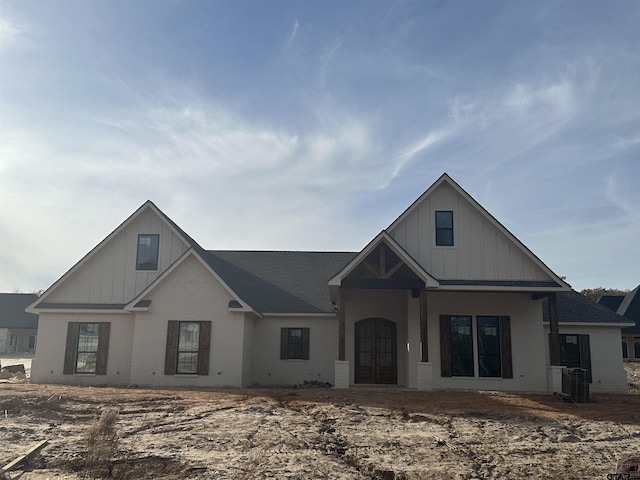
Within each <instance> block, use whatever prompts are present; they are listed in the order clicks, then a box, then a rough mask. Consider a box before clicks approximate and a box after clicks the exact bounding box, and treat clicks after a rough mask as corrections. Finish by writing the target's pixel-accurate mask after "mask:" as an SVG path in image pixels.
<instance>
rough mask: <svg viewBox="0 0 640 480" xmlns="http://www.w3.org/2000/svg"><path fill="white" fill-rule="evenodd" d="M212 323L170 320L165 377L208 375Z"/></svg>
mask: <svg viewBox="0 0 640 480" xmlns="http://www.w3.org/2000/svg"><path fill="white" fill-rule="evenodd" d="M210 343H211V322H208V321H207V322H180V321H177V320H170V321H169V322H168V326H167V348H166V352H165V363H164V374H165V375H208V374H209V350H210V348H209V345H210Z"/></svg>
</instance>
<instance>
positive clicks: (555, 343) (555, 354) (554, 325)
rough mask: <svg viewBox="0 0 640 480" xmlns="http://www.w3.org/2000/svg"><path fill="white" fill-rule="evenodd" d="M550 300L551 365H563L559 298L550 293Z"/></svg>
mask: <svg viewBox="0 0 640 480" xmlns="http://www.w3.org/2000/svg"><path fill="white" fill-rule="evenodd" d="M547 298H548V300H549V330H550V335H551V343H550V345H549V356H550V360H551V362H550V363H551V365H561V364H562V361H561V358H560V332H559V329H558V297H557V296H556V294H555V293H550V294H549V296H548V297H547Z"/></svg>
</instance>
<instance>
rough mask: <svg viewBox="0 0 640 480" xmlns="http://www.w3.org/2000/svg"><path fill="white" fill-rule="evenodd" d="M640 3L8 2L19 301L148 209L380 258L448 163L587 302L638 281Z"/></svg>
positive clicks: (8, 158)
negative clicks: (375, 243)
mask: <svg viewBox="0 0 640 480" xmlns="http://www.w3.org/2000/svg"><path fill="white" fill-rule="evenodd" d="M639 23H640V3H638V2H635V1H620V2H612V3H609V2H591V1H579V2H568V1H553V2H544V1H542V2H507V1H504V2H500V1H490V2H478V1H460V2H426V1H425V2H422V1H420V2H418V1H400V2H392V1H388V2H381V1H372V0H366V1H347V2H344V1H335V2H334V1H322V2H310V1H277V2H267V1H237V2H231V1H178V0H175V1H154V2H151V1H137V0H134V1H131V0H127V1H109V2H107V1H84V0H83V1H66V0H62V1H57V2H49V1H30V2H25V1H23V0H5V1H3V2H2V3H0V291H16V290H20V291H25V292H29V291H34V290H38V289H42V288H46V287H48V286H49V285H51V283H53V282H54V281H55V280H56V279H57V278H59V277H60V276H61V275H62V274H63V273H64V272H66V270H68V269H69V268H70V267H71V266H72V265H73V264H74V263H75V262H76V261H78V260H79V259H80V258H82V257H83V256H84V255H85V254H86V253H87V252H88V251H89V250H91V249H92V248H93V247H94V246H95V245H96V244H97V243H98V242H100V241H101V240H102V239H103V238H104V237H106V236H107V235H108V234H109V233H110V232H111V231H112V230H113V229H114V228H115V227H116V226H117V225H119V224H120V223H121V222H122V221H123V220H124V219H125V218H126V217H127V216H128V215H130V214H131V213H132V212H133V211H134V210H135V209H136V208H137V207H139V206H140V205H141V204H142V203H143V202H144V201H145V200H147V199H151V200H153V201H154V202H155V203H156V204H157V205H158V206H159V207H160V208H161V209H162V210H163V211H164V212H165V213H166V214H167V215H169V216H170V217H171V218H172V219H173V220H175V221H176V222H177V223H178V224H179V225H180V226H181V227H183V228H184V229H185V230H186V231H187V232H188V233H189V234H190V235H191V236H193V237H194V238H195V239H196V240H197V241H198V242H199V243H200V244H201V245H203V246H204V247H205V248H210V249H274V250H285V249H292V250H349V251H357V250H360V249H361V248H362V247H363V246H364V245H365V244H366V243H367V242H368V241H369V240H371V239H372V238H373V237H374V236H375V235H376V234H377V233H379V232H380V230H382V229H384V228H386V227H387V226H389V224H391V222H392V221H393V220H394V219H395V218H396V217H397V216H398V215H399V214H400V213H402V211H403V210H404V209H405V208H406V207H407V206H409V204H410V203H411V202H412V201H413V200H415V199H416V198H417V197H418V196H419V195H420V194H421V193H422V192H423V191H424V190H426V189H427V188H428V187H429V186H430V185H431V184H432V183H433V182H434V181H435V180H436V179H437V178H438V177H439V176H440V175H441V174H442V173H443V172H447V173H448V174H449V175H451V176H452V177H453V178H454V179H455V180H456V181H457V182H458V183H459V184H460V185H461V186H462V187H463V188H464V189H465V190H467V192H469V193H470V194H471V195H472V196H473V197H474V198H475V199H476V200H478V201H479V202H480V203H481V204H482V205H483V206H484V207H485V208H487V210H489V211H490V212H491V213H492V214H493V215H494V216H495V217H496V218H497V219H498V220H499V221H501V222H502V223H503V224H504V225H505V226H506V227H507V228H508V229H509V230H510V231H511V232H512V233H513V234H514V235H516V237H518V238H519V239H520V240H521V241H522V242H523V243H524V244H525V245H527V246H528V247H529V248H530V249H531V250H532V251H534V252H535V253H536V254H537V255H538V256H539V257H540V258H541V259H542V260H543V261H544V262H545V263H546V264H547V265H548V266H549V267H550V268H551V269H552V270H554V271H555V272H556V273H557V274H558V275H563V276H566V277H567V281H568V282H569V283H570V284H571V285H572V286H573V287H574V288H575V289H577V290H580V289H583V288H589V287H596V286H605V287H609V288H624V289H631V288H634V287H635V286H636V285H637V284H638V283H640V273H639V272H640V248H639V247H638V239H640V188H638V185H639V183H640V158H639V157H640V93H639V92H640V29H638V24H639Z"/></svg>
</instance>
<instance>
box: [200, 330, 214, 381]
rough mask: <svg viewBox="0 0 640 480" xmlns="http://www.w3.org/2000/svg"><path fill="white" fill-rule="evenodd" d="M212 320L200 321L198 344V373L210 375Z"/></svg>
mask: <svg viewBox="0 0 640 480" xmlns="http://www.w3.org/2000/svg"><path fill="white" fill-rule="evenodd" d="M210 346H211V322H210V321H207V322H200V343H199V345H198V375H209V351H210V350H211V348H210Z"/></svg>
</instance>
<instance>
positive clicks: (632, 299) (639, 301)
mask: <svg viewBox="0 0 640 480" xmlns="http://www.w3.org/2000/svg"><path fill="white" fill-rule="evenodd" d="M620 308H622V309H624V311H622V312H620V314H622V315H624V316H625V317H627V318H628V319H629V320H633V321H634V322H636V326H635V327H629V328H623V329H622V333H625V334H627V333H630V334H635V335H637V334H640V285H638V286H637V287H636V288H635V289H633V290H632V291H631V292H629V293H627V295H626V296H625V297H624V300H623V301H622V302H621V303H620Z"/></svg>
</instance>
